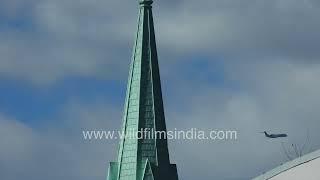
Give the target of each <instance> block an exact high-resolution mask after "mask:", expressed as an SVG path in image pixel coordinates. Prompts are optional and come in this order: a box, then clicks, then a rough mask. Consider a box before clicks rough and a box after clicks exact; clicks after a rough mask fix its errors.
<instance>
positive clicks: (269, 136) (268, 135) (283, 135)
mask: <svg viewBox="0 0 320 180" xmlns="http://www.w3.org/2000/svg"><path fill="white" fill-rule="evenodd" d="M261 133H264V135H265V136H266V137H267V138H281V137H287V136H288V135H287V134H268V133H267V132H266V131H263V132H261Z"/></svg>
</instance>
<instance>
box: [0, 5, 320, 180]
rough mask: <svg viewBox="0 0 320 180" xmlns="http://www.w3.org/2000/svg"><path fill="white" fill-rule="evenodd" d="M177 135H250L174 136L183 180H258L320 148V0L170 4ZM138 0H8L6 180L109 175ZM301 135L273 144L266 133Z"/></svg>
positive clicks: (165, 22) (162, 47) (2, 74)
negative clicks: (217, 137)
mask: <svg viewBox="0 0 320 180" xmlns="http://www.w3.org/2000/svg"><path fill="white" fill-rule="evenodd" d="M153 7H154V8H153V10H154V19H155V30H156V38H157V45H158V54H159V63H160V71H161V77H162V85H163V95H164V103H165V112H166V121H167V127H168V129H174V128H181V129H183V128H191V127H195V128H207V129H208V128H211V129H223V130H224V129H227V130H229V129H231V130H237V131H238V140H237V141H224V142H221V141H219V142H217V141H178V140H173V141H170V142H169V149H170V156H171V161H172V162H173V163H176V164H177V167H178V173H179V177H180V179H181V180H194V179H203V180H210V179H219V180H247V179H250V178H252V177H255V176H257V175H259V174H261V173H263V172H265V171H268V170H270V169H272V168H274V167H276V166H278V165H280V164H281V163H284V162H285V161H286V160H287V159H286V156H285V154H284V152H283V149H282V146H281V144H282V143H283V144H284V145H285V147H288V149H289V148H290V144H297V145H298V146H302V145H303V144H304V143H305V141H306V139H307V137H309V139H310V142H309V143H307V148H306V150H305V151H306V152H309V151H313V150H316V149H319V148H320V142H319V139H320V133H319V127H320V111H319V110H320V95H319V92H320V83H319V78H320V50H319V47H320V21H319V17H320V1H318V0H241V1H238V0H223V1H221V0H201V1H195V0H157V1H156V2H155V3H154V5H153ZM137 16H138V2H137V0H112V1H111V0H2V1H0V54H1V58H0V178H1V179H2V180H20V179H28V180H29V179H30V180H31V179H32V180H40V179H41V180H42V179H46V180H56V179H60V180H89V179H90V180H104V179H105V178H106V173H107V169H108V163H109V162H110V161H114V160H116V150H117V144H118V141H117V140H114V141H84V140H83V138H82V130H84V129H103V130H109V129H110V130H118V129H120V127H121V114H122V110H123V103H124V97H125V90H126V89H125V88H126V83H127V75H128V70H129V63H130V58H131V52H132V45H133V42H134V33H135V31H136V22H137ZM264 130H267V131H271V132H275V133H277V132H284V133H287V134H288V135H289V137H288V138H285V139H281V140H270V139H266V138H265V137H264V136H263V134H260V133H259V132H261V131H264Z"/></svg>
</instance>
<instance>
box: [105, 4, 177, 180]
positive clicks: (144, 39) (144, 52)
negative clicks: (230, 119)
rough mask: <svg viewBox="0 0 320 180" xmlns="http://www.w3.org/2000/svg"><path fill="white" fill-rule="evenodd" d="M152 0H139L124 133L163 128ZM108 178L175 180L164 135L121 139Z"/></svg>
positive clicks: (164, 124)
mask: <svg viewBox="0 0 320 180" xmlns="http://www.w3.org/2000/svg"><path fill="white" fill-rule="evenodd" d="M152 3H153V1H152V0H139V4H140V8H139V19H138V30H137V34H136V39H135V44H134V50H133V56H132V61H131V65H130V72H129V78H128V86H127V93H126V101H125V107H124V113H123V132H125V133H126V134H130V133H131V132H137V131H140V130H141V129H144V130H146V129H149V130H150V129H153V131H157V132H165V131H166V123H165V116H164V109H163V101H162V92H161V82H160V74H159V65H158V56H157V48H156V41H155V34H154V26H153V17H152V6H151V5H152ZM107 180H178V174H177V168H176V165H175V164H170V160H169V152H168V144H167V140H166V139H164V138H159V137H158V138H156V137H151V136H149V137H148V138H147V137H144V138H142V139H141V138H138V139H137V138H132V137H131V138H127V137H126V138H123V139H121V141H120V146H119V150H118V159H117V161H116V162H111V163H110V167H109V171H108V178H107Z"/></svg>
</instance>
